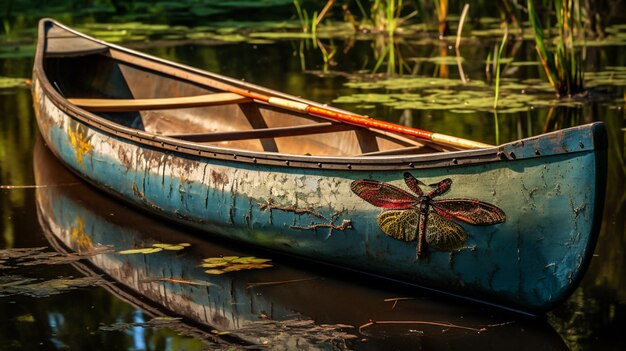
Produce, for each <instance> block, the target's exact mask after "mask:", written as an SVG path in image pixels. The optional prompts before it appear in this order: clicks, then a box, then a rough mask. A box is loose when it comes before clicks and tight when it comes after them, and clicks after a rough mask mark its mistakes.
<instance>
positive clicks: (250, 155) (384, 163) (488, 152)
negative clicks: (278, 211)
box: [33, 19, 599, 171]
mask: <svg viewBox="0 0 626 351" xmlns="http://www.w3.org/2000/svg"><path fill="white" fill-rule="evenodd" d="M48 25H54V26H59V27H60V28H62V29H64V30H67V31H69V32H71V33H73V34H75V35H77V36H79V37H81V38H84V39H88V40H91V41H94V42H96V43H99V44H103V45H106V46H107V47H109V48H111V49H113V50H116V51H119V52H120V53H122V54H123V55H131V56H135V57H139V58H141V59H142V60H148V61H151V62H153V63H154V64H158V65H163V66H164V67H171V68H173V69H177V70H181V71H184V73H187V74H189V75H196V76H200V77H201V78H206V79H208V80H212V81H215V82H216V83H218V85H219V84H222V85H225V86H236V87H239V88H243V89H248V90H252V91H260V92H263V93H266V94H267V93H269V94H271V95H274V96H278V97H282V98H288V99H291V100H295V101H298V102H303V103H306V104H309V105H313V106H322V105H321V104H319V103H316V102H313V101H309V100H305V99H301V98H297V97H294V96H291V95H288V94H284V93H281V92H277V91H273V90H271V89H266V88H263V87H259V86H256V85H253V84H250V83H246V82H241V81H237V80H234V79H232V78H229V77H224V76H221V75H217V74H214V73H210V72H206V71H202V70H199V69H196V68H193V67H188V66H185V65H182V64H177V63H173V62H169V61H166V60H163V59H159V58H156V57H152V56H149V55H146V54H143V53H140V52H136V51H133V50H130V49H126V48H124V47H120V46H117V45H114V44H110V43H106V42H104V41H100V40H97V39H94V38H91V37H89V36H86V35H84V34H82V33H79V32H76V31H74V30H73V29H71V28H68V27H65V26H64V25H62V24H60V23H58V22H56V21H54V20H52V19H42V20H41V21H40V23H39V34H38V35H39V38H38V44H37V52H36V55H35V64H34V67H35V68H34V71H33V76H34V77H35V78H36V79H37V80H38V81H39V83H40V86H41V89H42V90H43V93H44V95H45V96H46V97H47V98H48V99H50V100H51V101H52V102H53V103H54V105H56V106H57V107H58V108H60V109H61V110H62V111H63V112H65V113H66V114H68V115H69V116H70V117H71V118H74V119H76V120H79V121H81V122H82V123H84V124H87V125H89V126H90V127H92V128H94V129H95V130H98V131H99V132H103V133H106V134H109V135H112V136H114V137H116V138H121V139H126V140H129V141H130V142H133V143H138V144H143V145H147V146H149V147H153V148H157V149H161V150H167V151H172V152H174V153H182V154H188V155H193V156H199V157H203V158H207V159H216V160H227V161H236V162H241V163H252V164H259V165H268V166H272V165H273V166H287V167H294V168H312V169H332V170H337V169H341V170H355V171H356V170H371V171H374V170H411V169H426V168H439V167H458V166H463V165H473V164H477V163H491V162H508V161H514V160H521V159H525V158H537V157H545V156H550V155H558V154H564V153H575V152H587V151H590V150H592V149H594V145H585V146H584V147H581V148H580V149H573V148H570V149H569V150H568V149H567V148H561V149H560V148H552V149H548V150H545V148H544V149H542V150H541V151H540V152H539V151H538V150H539V149H537V148H534V147H533V144H535V143H537V144H538V143H540V142H541V141H542V140H553V141H555V142H558V141H556V140H559V139H562V136H561V135H562V134H563V133H564V131H556V132H552V133H548V134H544V135H540V136H536V137H531V138H526V139H522V140H519V141H515V142H511V143H508V144H503V145H500V146H494V147H491V148H485V149H473V150H460V151H449V152H436V153H430V154H415V155H392V156H389V155H381V156H367V155H365V156H308V155H294V154H285V153H278V152H266V151H263V152H255V151H248V150H244V149H233V148H224V147H217V146H210V145H202V144H198V143H196V142H193V141H185V140H181V139H178V138H174V137H168V136H163V135H158V134H154V133H149V132H145V131H141V130H137V129H133V128H129V127H125V126H123V125H120V124H117V123H115V122H112V121H110V120H108V119H106V118H103V117H100V116H98V115H96V114H94V113H91V112H88V111H86V110H84V109H82V108H79V107H77V106H75V105H73V104H70V103H69V102H68V101H67V99H66V98H65V97H64V96H62V95H61V94H60V93H59V92H58V91H57V90H56V89H54V87H53V86H52V84H51V83H50V81H49V80H48V78H47V76H46V74H45V70H44V68H43V59H44V45H45V43H46V33H47V31H46V26H48ZM164 73H166V74H167V73H168V72H164ZM179 78H180V79H184V78H183V77H179ZM255 102H257V103H262V102H260V101H255ZM324 108H327V109H331V110H335V111H339V112H342V110H340V109H336V108H332V107H328V106H324ZM596 124H599V123H596ZM582 128H590V129H593V128H594V124H592V125H591V127H590V126H589V125H588V126H580V127H577V128H572V129H570V130H573V129H582ZM370 130H372V131H373V132H377V133H380V134H381V135H387V136H389V134H392V135H393V137H396V135H395V134H393V133H389V132H385V131H378V130H376V129H370ZM591 134H593V133H591ZM399 137H400V138H404V137H406V136H399ZM587 138H588V139H591V140H593V139H594V138H593V135H588V136H587ZM409 139H411V138H409ZM400 140H402V139H400ZM411 140H413V139H411ZM414 140H415V141H416V142H418V143H423V144H424V145H429V144H430V143H429V142H426V141H422V140H417V139H414ZM591 144H592V143H591ZM581 145H582V142H581Z"/></svg>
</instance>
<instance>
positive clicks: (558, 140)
mask: <svg viewBox="0 0 626 351" xmlns="http://www.w3.org/2000/svg"><path fill="white" fill-rule="evenodd" d="M38 41H39V42H38V45H37V53H36V57H35V64H34V69H33V88H32V92H33V100H34V107H35V111H36V115H37V122H38V125H39V129H40V131H41V134H42V136H43V138H44V140H45V142H46V143H47V145H48V146H49V148H50V149H51V150H52V152H53V153H54V154H55V155H56V156H57V157H58V158H59V159H60V160H61V161H62V162H63V163H64V164H65V165H66V166H67V167H68V168H70V169H71V170H72V171H74V172H75V173H76V174H78V175H79V176H80V177H81V178H83V179H84V180H86V181H87V182H89V183H91V184H93V185H94V186H95V187H97V188H99V189H102V190H103V191H105V192H107V193H109V194H112V195H113V196H116V197H118V198H120V199H123V200H124V201H126V202H128V203H130V204H132V205H134V206H136V207H139V208H141V209H143V210H145V211H148V212H150V213H153V214H155V215H158V216H160V217H163V218H165V219H167V220H170V221H173V222H175V223H178V224H181V225H184V226H188V227H193V228H197V229H200V230H202V231H203V232H206V233H207V234H206V235H207V237H213V236H222V237H225V238H228V239H231V240H235V241H238V242H242V243H246V244H249V245H254V246H257V247H260V248H264V249H268V250H271V251H276V252H281V253H285V254H287V255H293V256H298V257H302V258H303V259H307V260H313V261H317V262H322V263H326V264H328V265H331V266H337V267H343V268H346V269H352V270H357V271H362V272H366V273H369V274H373V275H377V276H381V277H385V278H389V279H393V280H398V281H403V282H406V283H409V284H413V285H416V286H420V287H423V288H426V289H431V290H435V291H439V292H442V293H446V294H452V295H457V296H460V297H463V298H466V299H470V300H475V301H481V302H485V303H489V304H494V305H498V306H501V307H504V308H508V309H514V310H518V311H523V312H528V313H541V312H544V311H547V310H549V309H551V308H553V307H554V306H556V305H557V304H558V303H559V302H561V301H563V300H564V299H566V298H567V297H568V296H569V295H570V294H571V293H572V292H573V290H574V289H575V287H576V286H577V284H578V282H579V281H580V279H581V278H582V276H583V274H584V272H585V270H586V268H587V266H588V264H589V261H590V259H591V257H592V254H593V249H594V246H595V243H596V241H597V236H598V231H599V226H600V218H601V211H602V207H603V197H604V189H605V181H606V167H607V165H606V143H607V141H606V140H607V138H606V130H605V127H604V125H603V124H602V123H600V122H596V123H591V124H587V125H583V126H578V127H575V128H569V129H564V130H560V131H556V132H552V133H548V134H544V135H540V136H536V137H531V138H526V139H522V140H519V141H516V142H512V143H507V144H502V145H498V146H489V145H486V144H482V143H478V142H473V141H470V140H464V139H460V138H455V137H451V136H446V135H442V134H437V133H431V132H427V131H422V130H419V129H414V128H409V127H404V126H399V125H394V124H392V123H388V122H383V121H378V120H375V119H371V118H366V117H363V116H359V115H356V114H352V113H350V112H347V111H343V110H340V109H336V108H332V107H328V106H325V105H323V104H319V103H315V102H312V101H308V100H305V99H302V98H297V97H294V96H291V95H288V94H284V93H280V92H276V91H273V90H270V89H266V88H263V87H260V86H256V85H254V84H250V83H245V82H241V81H238V80H236V79H232V78H228V77H224V76H221V75H218V74H214V73H209V72H205V71H202V70H199V69H195V68H191V67H187V66H184V65H181V64H177V63H172V62H168V61H165V60H162V59H159V58H155V57H151V56H149V55H146V54H142V53H139V52H136V51H132V50H129V49H125V48H122V47H120V46H116V45H112V44H109V43H106V42H103V41H99V40H96V39H93V38H90V37H88V36H86V35H84V34H81V33H78V32H76V31H74V30H72V29H69V28H67V27H65V26H63V25H61V24H59V23H57V22H55V21H53V20H49V19H44V20H42V21H41V22H40V25H39V37H38Z"/></svg>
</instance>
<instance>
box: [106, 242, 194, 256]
mask: <svg viewBox="0 0 626 351" xmlns="http://www.w3.org/2000/svg"><path fill="white" fill-rule="evenodd" d="M189 246H191V244H189V243H179V244H163V243H156V244H152V247H145V248H139V249H130V250H122V251H118V253H119V254H122V255H132V254H144V255H147V254H153V253H156V252H159V251H163V250H169V251H179V250H182V249H184V248H186V247H189Z"/></svg>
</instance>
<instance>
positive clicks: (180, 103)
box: [67, 93, 252, 112]
mask: <svg viewBox="0 0 626 351" xmlns="http://www.w3.org/2000/svg"><path fill="white" fill-rule="evenodd" d="M67 101H69V102H70V103H71V104H74V105H76V106H79V107H82V108H84V109H85V110H87V111H91V112H131V111H142V110H165V109H176V108H190V107H200V106H218V105H228V104H241V103H247V102H252V99H250V98H247V97H244V96H241V95H239V94H234V93H213V94H206V95H197V96H185V97H173V98H156V99H82V98H70V99H67Z"/></svg>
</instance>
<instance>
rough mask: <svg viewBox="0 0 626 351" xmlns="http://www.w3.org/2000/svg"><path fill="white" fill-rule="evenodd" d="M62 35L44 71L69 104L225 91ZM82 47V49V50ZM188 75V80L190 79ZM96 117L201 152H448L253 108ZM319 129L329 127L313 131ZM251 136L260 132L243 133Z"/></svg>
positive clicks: (54, 39) (52, 42) (53, 38)
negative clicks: (209, 149) (193, 144)
mask: <svg viewBox="0 0 626 351" xmlns="http://www.w3.org/2000/svg"><path fill="white" fill-rule="evenodd" d="M63 31H64V30H63V29H61V28H58V27H52V29H50V30H49V35H48V46H47V50H46V54H45V55H44V57H43V60H44V66H43V67H44V70H45V73H46V76H47V77H48V80H49V82H50V84H51V85H52V86H53V87H54V88H55V89H56V90H57V91H58V92H59V93H60V94H61V95H62V96H64V97H65V98H89V99H164V98H174V97H188V96H198V95H206V94H215V93H223V92H224V91H223V90H219V89H216V88H215V87H213V86H211V84H210V80H208V81H209V83H207V84H203V83H199V82H202V77H201V75H198V77H195V79H194V77H191V78H189V77H188V79H184V78H180V76H181V74H180V73H181V72H182V70H181V69H179V68H177V67H173V66H168V65H166V64H163V63H160V62H153V61H150V62H148V61H147V60H145V59H142V60H143V61H142V60H133V59H132V55H129V54H128V53H125V52H120V50H117V49H115V48H111V47H107V46H104V45H101V46H98V45H97V43H95V42H93V41H89V40H88V39H84V38H80V37H77V36H76V35H74V34H73V33H71V32H67V31H65V32H63ZM50 32H53V34H54V35H52V34H50ZM81 47H84V48H83V49H82V50H81ZM63 50H67V51H63ZM129 57H130V59H129ZM172 73H179V74H172ZM185 74H187V76H189V73H188V72H185ZM93 113H95V114H97V115H98V116H100V117H103V118H106V119H108V120H110V121H113V122H115V123H118V124H120V125H123V126H125V127H128V128H133V129H137V130H142V131H146V132H149V133H154V134H158V135H164V136H172V137H175V138H180V139H184V140H189V141H193V142H196V143H200V144H203V145H212V146H219V147H226V148H234V149H244V150H248V151H256V152H278V153H288V154H295V155H314V156H357V155H365V156H370V155H386V154H424V153H433V152H441V151H447V150H450V149H445V148H443V147H440V146H438V145H435V144H432V143H427V142H423V141H420V140H418V139H416V138H412V137H405V136H400V135H396V134H392V133H384V132H380V131H376V130H371V129H367V128H362V127H356V126H350V125H346V124H338V123H335V122H332V123H329V121H327V120H323V119H321V118H319V117H315V116H311V115H308V114H305V113H300V112H294V111H289V110H286V109H281V108H277V107H274V106H270V105H268V104H265V103H261V102H255V101H249V102H245V103H224V104H217V105H213V106H200V107H185V108H168V109H160V110H139V109H138V110H137V111H125V112H93ZM321 123H324V125H320V126H315V124H321ZM276 129H278V130H276ZM252 130H257V131H258V132H257V133H246V132H248V131H252ZM242 132H243V133H242ZM215 133H222V135H219V134H215ZM203 135H204V136H205V137H203ZM186 136H187V137H186Z"/></svg>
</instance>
